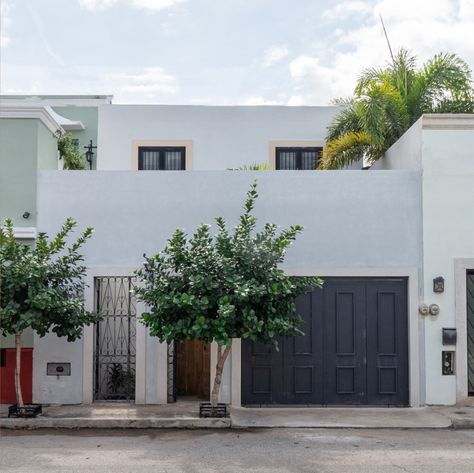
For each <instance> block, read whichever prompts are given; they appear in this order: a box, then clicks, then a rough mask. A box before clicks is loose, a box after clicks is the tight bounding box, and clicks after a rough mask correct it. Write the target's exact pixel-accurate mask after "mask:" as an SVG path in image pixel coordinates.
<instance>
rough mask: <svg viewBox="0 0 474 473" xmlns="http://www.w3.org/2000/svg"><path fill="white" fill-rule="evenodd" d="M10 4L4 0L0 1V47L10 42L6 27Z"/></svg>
mask: <svg viewBox="0 0 474 473" xmlns="http://www.w3.org/2000/svg"><path fill="white" fill-rule="evenodd" d="M10 9H11V6H10V4H9V3H8V2H7V1H6V0H2V2H1V3H0V47H1V48H4V47H5V46H7V45H8V44H9V43H10V36H9V34H8V27H9V25H10V23H11V18H10Z"/></svg>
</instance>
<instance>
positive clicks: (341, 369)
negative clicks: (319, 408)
mask: <svg viewBox="0 0 474 473" xmlns="http://www.w3.org/2000/svg"><path fill="white" fill-rule="evenodd" d="M324 333H325V343H326V346H325V349H324V353H325V368H326V390H325V402H326V404H336V405H338V404H341V405H343V404H362V403H364V401H365V398H366V390H365V386H366V374H365V370H361V369H360V368H361V367H362V366H363V365H364V363H365V360H364V358H365V283H364V281H359V280H353V279H347V280H341V279H339V280H330V281H327V284H325V288H324Z"/></svg>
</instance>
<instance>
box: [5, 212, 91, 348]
mask: <svg viewBox="0 0 474 473" xmlns="http://www.w3.org/2000/svg"><path fill="white" fill-rule="evenodd" d="M75 226H76V223H75V221H74V220H73V219H71V218H68V219H67V220H66V222H65V223H64V225H63V226H62V228H61V230H60V231H59V232H58V234H57V235H56V236H55V237H54V238H53V239H51V240H50V239H49V238H48V237H47V235H46V234H45V233H40V234H39V236H38V239H37V241H36V244H35V245H34V246H30V245H25V244H23V243H21V242H19V241H18V240H17V239H16V238H15V235H14V231H13V224H12V222H11V220H6V221H5V227H4V228H1V227H0V329H1V332H2V333H3V334H5V335H6V334H15V333H18V332H22V331H24V330H25V329H27V328H31V329H33V330H34V331H35V332H36V333H37V334H38V335H40V336H44V335H46V333H48V332H49V331H50V330H51V331H52V332H53V333H55V334H56V335H58V336H60V337H66V338H67V339H68V341H74V340H76V339H77V338H78V337H80V336H81V333H82V327H83V326H84V325H86V324H90V323H93V322H95V321H96V319H97V315H96V314H94V313H90V312H87V311H86V310H85V309H84V300H83V290H84V279H83V277H84V274H85V269H86V268H85V266H84V265H83V264H82V261H83V256H82V255H81V254H80V253H79V252H78V250H79V248H80V247H81V246H82V245H83V244H84V243H85V242H86V240H87V239H88V238H89V237H90V236H91V234H92V228H88V229H87V230H85V231H84V232H83V233H82V234H81V235H80V236H79V238H78V239H77V240H76V241H75V242H74V243H72V244H71V245H70V246H67V245H66V240H67V237H68V235H69V234H70V232H71V231H72V230H73V228H74V227H75Z"/></svg>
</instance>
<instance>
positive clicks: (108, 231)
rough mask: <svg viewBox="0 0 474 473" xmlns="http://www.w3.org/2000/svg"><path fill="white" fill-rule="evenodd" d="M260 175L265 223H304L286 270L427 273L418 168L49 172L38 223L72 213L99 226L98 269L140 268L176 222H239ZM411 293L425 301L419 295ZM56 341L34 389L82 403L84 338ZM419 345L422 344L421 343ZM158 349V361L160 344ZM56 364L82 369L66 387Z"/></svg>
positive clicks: (39, 357) (44, 225) (41, 355)
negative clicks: (53, 375) (52, 365)
mask: <svg viewBox="0 0 474 473" xmlns="http://www.w3.org/2000/svg"><path fill="white" fill-rule="evenodd" d="M256 178H257V179H258V191H259V194H260V197H259V199H258V201H257V205H256V214H257V216H258V217H259V219H260V222H261V223H263V222H267V221H270V222H275V223H276V224H278V225H280V226H282V227H288V226H289V225H291V224H296V223H299V224H302V225H303V226H304V227H305V230H304V232H303V234H302V235H301V236H300V237H298V239H297V241H296V243H295V244H294V245H293V247H292V248H290V249H289V251H288V255H287V259H286V262H285V268H286V269H287V270H288V271H290V272H291V273H292V274H309V273H311V272H312V273H313V274H320V275H323V276H324V275H334V272H335V271H336V272H337V271H338V270H347V269H350V268H352V269H353V270H354V273H353V275H368V274H370V273H368V272H370V271H374V273H372V274H375V272H377V271H375V270H377V268H379V270H378V272H377V276H382V275H384V274H385V273H384V271H385V270H387V273H388V269H397V268H411V269H410V271H414V274H415V275H416V274H418V272H419V270H420V268H421V257H422V255H421V185H420V183H421V175H420V173H419V172H418V171H410V170H409V171H379V172H377V173H372V172H367V171H327V172H320V173H319V172H318V173H305V172H290V171H273V172H272V171H267V172H259V173H258V172H230V171H221V172H216V171H207V172H206V171H201V172H199V171H195V172H189V173H186V172H165V173H163V172H159V171H148V172H143V171H142V172H140V171H139V172H132V171H93V172H89V171H61V172H60V171H56V172H48V171H41V172H39V176H38V229H39V230H40V231H46V232H47V233H48V234H53V233H54V232H56V231H57V230H58V228H59V226H60V224H61V222H62V221H63V220H64V218H66V217H67V216H69V215H72V216H74V218H75V219H76V220H77V221H78V222H79V228H84V227H86V226H89V225H91V226H93V227H94V228H95V232H94V235H93V237H92V239H91V240H90V241H89V242H88V243H87V244H86V246H85V247H84V255H85V264H86V265H87V266H89V267H93V268H95V269H94V270H95V271H97V270H98V268H100V267H103V268H111V267H117V266H122V267H127V268H132V267H137V266H139V265H140V264H141V263H142V254H143V253H144V252H145V253H147V254H152V253H154V252H156V251H157V250H159V249H161V248H162V247H163V245H164V244H165V242H166V239H167V238H168V237H169V236H170V234H171V233H172V232H173V231H174V230H175V229H176V228H184V229H185V230H186V231H187V232H192V231H194V229H195V228H196V227H197V226H198V225H199V224H200V223H202V222H206V223H212V222H213V218H214V217H215V216H218V215H222V216H223V217H225V218H226V219H227V221H228V224H229V225H233V224H235V223H236V222H237V219H238V216H239V215H240V213H241V210H242V204H243V200H244V197H245V193H246V191H247V190H248V188H249V185H250V183H251V182H252V181H253V180H254V179H256ZM58 195H61V199H58V198H57V196H58ZM387 268H388V269H387ZM342 275H343V274H342ZM385 275H387V274H385ZM388 275H392V273H390V274H388ZM403 275H408V273H403ZM415 277H416V276H415ZM411 297H412V298H413V297H414V298H415V307H416V304H417V298H418V294H411ZM410 317H411V318H414V319H415V320H416V321H418V315H417V313H416V311H415V312H414V313H413V312H410ZM54 338H55V337H54V336H50V337H48V338H46V339H36V340H35V350H36V357H35V372H34V384H35V386H36V387H37V388H35V389H36V391H35V392H36V393H42V394H41V396H42V397H41V398H40V397H39V395H38V397H37V400H40V399H41V402H62V403H67V402H80V398H81V395H82V387H83V383H82V371H81V370H80V369H76V365H75V364H76V363H81V361H80V360H81V359H82V358H81V357H82V356H83V353H82V349H83V342H82V341H78V342H75V343H72V344H71V343H67V342H63V341H60V342H59V341H56V340H54ZM91 346H92V345H91ZM419 346H420V345H419V344H418V342H417V341H416V342H415V343H414V347H415V348H414V349H415V350H416V349H417V348H418V347H419ZM149 348H150V349H148V348H147V351H148V353H149V357H150V358H152V357H153V353H154V351H155V348H156V347H155V348H153V349H152V348H151V346H150V347H149ZM53 355H54V360H53V359H51V358H52V356H53ZM417 359H418V357H417ZM47 361H63V362H67V361H71V362H74V363H75V364H74V366H73V373H74V376H71V377H70V379H67V380H66V379H64V380H63V381H61V383H62V384H61V385H60V386H59V385H58V384H57V380H56V379H49V377H46V376H45V367H46V362H47ZM153 369H154V368H153V365H152V367H147V370H146V378H147V383H148V386H147V388H146V389H148V390H147V391H146V394H145V396H146V398H147V399H149V400H150V401H152V400H153V399H154V398H153V392H151V391H150V390H149V388H150V386H156V385H157V382H158V381H157V372H156V371H153ZM225 379H226V381H225V385H224V386H223V388H222V392H223V394H224V398H225V399H226V400H227V399H228V395H229V393H230V392H231V388H232V386H231V385H230V373H229V374H227V373H226V375H225ZM417 382H419V380H417ZM44 386H47V388H44ZM57 387H60V388H61V389H56V388H57ZM45 389H46V391H45ZM153 389H154V388H153ZM152 391H153V390H152ZM43 394H44V395H43Z"/></svg>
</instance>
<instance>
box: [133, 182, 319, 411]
mask: <svg viewBox="0 0 474 473" xmlns="http://www.w3.org/2000/svg"><path fill="white" fill-rule="evenodd" d="M257 196H258V194H257V184H256V182H254V183H253V184H252V186H251V188H250V190H249V191H248V193H247V199H246V201H245V205H244V213H243V214H242V215H241V216H240V219H239V223H238V224H237V225H236V226H235V227H234V228H233V230H232V231H231V230H229V229H228V228H227V225H226V222H225V220H224V219H223V218H221V217H218V218H216V219H215V222H216V226H217V232H216V233H215V235H213V234H211V226H210V225H207V224H202V225H201V226H199V228H198V229H197V230H196V232H195V233H194V235H193V236H191V237H188V236H187V235H186V234H185V233H184V231H183V230H179V229H178V230H176V231H175V232H174V233H173V235H172V236H171V238H170V239H169V240H168V243H167V245H166V246H165V248H164V249H163V250H162V251H161V252H159V253H157V254H156V255H154V256H150V257H146V258H145V263H144V266H143V268H141V269H140V270H138V272H137V276H138V280H139V284H137V285H136V286H135V294H136V295H137V297H138V299H140V300H141V301H143V302H144V303H145V304H146V305H147V306H148V307H149V310H148V311H147V312H145V313H144V314H143V323H144V324H145V325H146V326H148V327H150V333H151V335H154V336H157V337H158V338H159V339H160V341H161V342H168V343H171V342H173V341H174V340H183V339H184V340H186V339H187V340H191V339H197V340H201V341H203V342H204V343H210V342H212V341H215V342H217V343H218V366H217V369H216V379H217V378H218V377H219V379H218V380H217V381H216V382H215V384H214V389H213V404H215V403H216V399H217V392H218V390H219V386H220V374H221V373H222V368H223V365H224V362H225V358H226V356H227V355H228V353H229V351H230V346H231V343H232V338H242V339H248V340H253V341H257V340H259V341H262V342H265V343H268V344H272V345H273V346H275V347H277V346H278V344H277V340H276V338H277V337H279V336H281V335H295V334H301V333H302V332H301V330H300V322H301V319H300V318H299V317H298V316H296V315H295V311H296V306H295V298H296V296H297V295H299V294H302V293H304V292H306V291H308V290H309V289H310V288H312V287H316V286H320V285H321V280H320V279H319V278H317V277H305V278H296V277H289V276H287V275H286V274H285V273H284V271H283V270H282V269H281V267H280V264H281V263H282V262H283V260H284V257H285V252H286V250H287V248H288V247H289V246H290V244H291V243H292V242H293V241H294V240H295V239H296V237H297V235H298V234H299V233H301V231H302V230H303V228H302V227H301V226H299V225H293V226H291V227H290V228H288V229H284V230H281V231H279V232H278V229H277V226H276V225H275V224H271V223H267V224H265V225H264V226H263V227H262V228H261V229H260V230H257V219H256V217H255V216H254V215H253V214H252V211H253V209H254V206H255V200H256V199H257ZM301 328H302V329H303V330H304V327H301ZM222 348H225V349H224V351H223V352H222Z"/></svg>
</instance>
